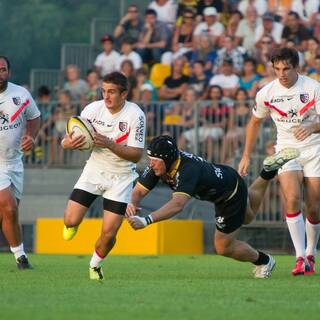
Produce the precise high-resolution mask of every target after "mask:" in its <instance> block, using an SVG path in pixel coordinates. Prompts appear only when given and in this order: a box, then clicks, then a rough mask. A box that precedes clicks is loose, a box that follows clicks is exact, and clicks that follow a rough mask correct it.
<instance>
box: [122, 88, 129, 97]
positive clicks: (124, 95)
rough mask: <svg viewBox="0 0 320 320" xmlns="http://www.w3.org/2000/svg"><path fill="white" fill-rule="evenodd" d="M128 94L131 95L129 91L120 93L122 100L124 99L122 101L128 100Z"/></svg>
mask: <svg viewBox="0 0 320 320" xmlns="http://www.w3.org/2000/svg"><path fill="white" fill-rule="evenodd" d="M128 93H129V91H128V90H125V91H122V92H121V93H120V96H121V98H122V99H127V96H128Z"/></svg>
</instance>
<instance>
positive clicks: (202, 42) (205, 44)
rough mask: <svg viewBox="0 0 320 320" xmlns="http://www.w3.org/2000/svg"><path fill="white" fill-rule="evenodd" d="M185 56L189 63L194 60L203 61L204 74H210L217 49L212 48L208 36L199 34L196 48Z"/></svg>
mask: <svg viewBox="0 0 320 320" xmlns="http://www.w3.org/2000/svg"><path fill="white" fill-rule="evenodd" d="M186 57H187V58H188V59H189V61H190V63H191V64H193V63H194V62H195V61H199V60H202V61H203V62H204V71H205V73H206V76H207V77H211V76H212V69H213V65H214V63H215V61H216V59H217V51H216V50H215V49H214V46H213V43H212V42H211V37H210V36H208V35H201V36H200V37H199V43H198V44H197V47H196V49H195V50H193V51H191V52H188V53H187V54H186Z"/></svg>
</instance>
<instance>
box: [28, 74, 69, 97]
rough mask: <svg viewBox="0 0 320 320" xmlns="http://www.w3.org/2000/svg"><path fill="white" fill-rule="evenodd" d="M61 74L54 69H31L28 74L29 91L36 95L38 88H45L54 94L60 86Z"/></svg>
mask: <svg viewBox="0 0 320 320" xmlns="http://www.w3.org/2000/svg"><path fill="white" fill-rule="evenodd" d="M62 77H63V76H62V73H61V71H60V70H56V69H32V70H31V72H30V90H31V92H32V93H34V94H36V91H37V90H38V89H39V87H40V86H43V85H45V86H47V87H48V88H49V89H50V91H51V92H54V91H55V90H56V89H57V88H59V87H61V85H62Z"/></svg>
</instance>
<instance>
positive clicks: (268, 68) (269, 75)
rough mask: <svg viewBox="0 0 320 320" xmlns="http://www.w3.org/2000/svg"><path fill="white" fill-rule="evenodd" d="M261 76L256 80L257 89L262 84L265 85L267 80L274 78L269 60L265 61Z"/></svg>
mask: <svg viewBox="0 0 320 320" xmlns="http://www.w3.org/2000/svg"><path fill="white" fill-rule="evenodd" d="M262 76H263V77H262V78H261V79H260V80H259V82H258V90H260V89H261V88H262V87H263V86H265V85H266V84H268V83H269V82H271V81H273V80H275V79H276V75H275V73H274V69H273V64H272V62H271V61H269V62H267V64H266V66H265V70H264V72H263V74H262Z"/></svg>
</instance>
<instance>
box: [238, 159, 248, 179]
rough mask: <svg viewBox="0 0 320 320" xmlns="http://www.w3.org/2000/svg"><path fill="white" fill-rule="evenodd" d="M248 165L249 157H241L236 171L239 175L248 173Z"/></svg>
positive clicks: (243, 175)
mask: <svg viewBox="0 0 320 320" xmlns="http://www.w3.org/2000/svg"><path fill="white" fill-rule="evenodd" d="M249 165H250V159H249V158H248V157H242V159H241V160H240V162H239V165H238V173H239V174H240V176H241V177H245V176H247V175H248V168H249Z"/></svg>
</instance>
